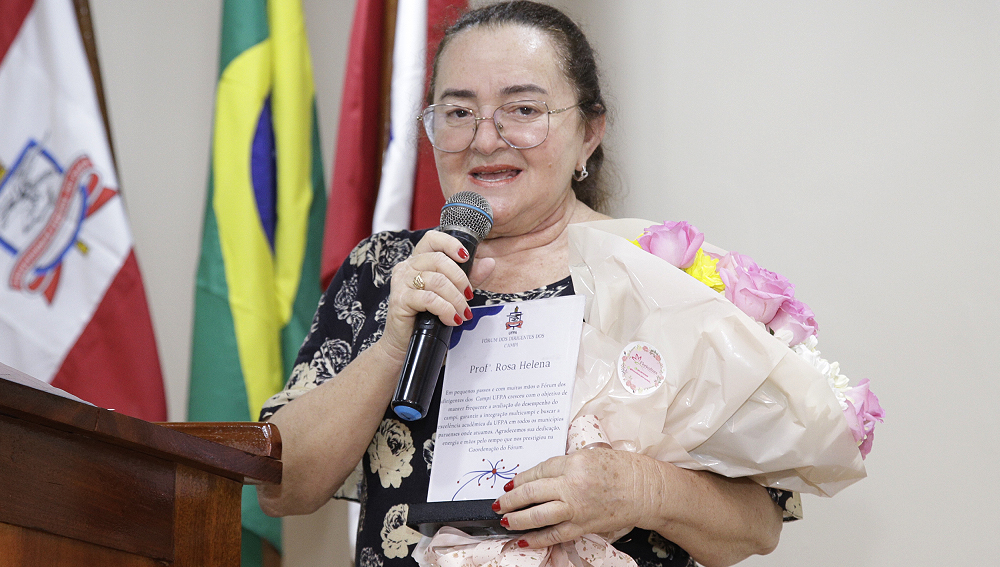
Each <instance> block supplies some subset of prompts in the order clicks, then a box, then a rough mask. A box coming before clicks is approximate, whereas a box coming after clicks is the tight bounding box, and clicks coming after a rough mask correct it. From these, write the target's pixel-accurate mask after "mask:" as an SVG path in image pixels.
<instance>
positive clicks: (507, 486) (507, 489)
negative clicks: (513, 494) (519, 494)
mask: <svg viewBox="0 0 1000 567" xmlns="http://www.w3.org/2000/svg"><path fill="white" fill-rule="evenodd" d="M511 490H514V481H513V480H511V481H508V482H507V484H505V485H503V491H504V492H510V491H511Z"/></svg>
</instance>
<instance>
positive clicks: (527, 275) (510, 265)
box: [476, 194, 608, 293]
mask: <svg viewBox="0 0 1000 567" xmlns="http://www.w3.org/2000/svg"><path fill="white" fill-rule="evenodd" d="M569 199H570V200H569V201H568V202H567V203H566V206H563V207H559V208H558V209H557V210H556V211H555V212H554V213H553V214H551V215H549V216H548V217H547V218H545V219H544V220H543V221H542V222H541V223H539V224H538V225H537V226H535V228H533V229H532V230H531V231H529V232H527V233H525V234H519V235H513V236H500V237H497V238H487V239H486V240H484V241H483V242H482V243H480V244H479V247H478V248H477V249H476V257H477V258H493V259H494V260H495V261H496V268H495V269H494V270H493V273H492V274H490V277H489V278H487V279H486V280H485V281H484V282H483V283H482V284H480V286H479V287H480V288H481V289H485V290H489V291H495V292H501V293H514V292H520V291H527V290H531V289H535V288H538V287H541V286H543V285H546V284H550V283H552V282H556V281H559V280H561V279H563V278H565V277H566V276H568V275H569V236H568V234H567V231H566V229H567V227H568V226H569V225H571V224H574V223H578V222H586V221H591V220H600V219H605V218H608V217H607V216H606V215H602V214H601V213H598V212H596V211H594V210H593V209H591V208H590V207H588V206H587V205H584V204H583V203H581V202H580V201H578V200H576V197H575V196H573V195H572V194H570V196H569Z"/></svg>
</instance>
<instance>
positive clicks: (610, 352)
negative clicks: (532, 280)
mask: <svg viewBox="0 0 1000 567" xmlns="http://www.w3.org/2000/svg"><path fill="white" fill-rule="evenodd" d="M636 235H640V236H639V237H638V238H636ZM569 241H570V274H571V275H572V278H573V286H574V288H575V290H576V293H577V294H581V295H584V296H585V297H586V299H587V302H586V307H585V310H584V321H585V322H584V327H583V336H582V339H581V349H580V357H579V362H578V365H577V372H576V384H575V387H574V396H573V406H572V410H571V415H572V424H571V426H570V433H569V440H568V443H567V445H568V452H572V451H574V450H580V449H582V448H586V447H589V446H598V445H599V446H609V445H610V446H611V447H612V448H614V449H618V450H627V451H633V452H639V453H642V454H645V455H648V456H650V457H653V458H655V459H658V460H661V461H665V462H670V463H673V464H675V465H677V466H680V467H684V468H688V469H694V470H710V471H713V472H715V473H718V474H722V475H725V476H730V477H740V476H746V477H750V478H752V479H753V480H755V481H756V482H758V483H760V484H762V485H764V486H768V487H773V488H780V489H783V490H790V491H795V492H806V493H811V494H818V495H822V496H832V495H834V494H835V493H837V492H838V491H840V490H842V489H843V488H845V487H847V486H849V485H850V484H853V483H854V482H857V481H858V480H861V479H862V478H864V477H865V468H864V464H863V458H864V457H865V456H866V455H867V454H868V452H869V451H870V450H871V446H872V440H873V438H874V425H875V423H876V422H880V421H882V418H883V411H882V408H881V406H880V405H879V403H878V398H877V397H875V395H874V394H873V393H872V392H871V390H870V388H869V382H868V380H862V381H860V382H859V383H858V384H857V385H856V386H854V387H851V386H850V384H849V381H848V379H847V378H846V377H845V376H843V375H842V374H840V368H839V365H838V364H837V363H836V362H832V363H831V362H829V361H827V360H826V359H824V358H823V357H822V356H821V354H820V352H819V350H818V349H817V348H816V347H817V344H818V343H817V340H816V336H815V335H816V332H817V330H818V325H817V323H816V320H815V317H814V315H813V312H812V310H810V309H809V307H808V306H807V305H805V304H804V303H802V302H801V301H799V300H798V299H796V298H795V296H794V287H793V286H792V284H791V283H790V282H789V281H788V280H787V279H785V278H784V277H782V276H781V275H780V274H776V273H774V272H771V271H769V270H766V269H764V268H761V267H760V266H758V265H757V264H756V263H755V262H754V261H753V260H752V259H750V258H749V257H747V256H743V255H741V254H736V253H726V252H724V251H723V250H720V249H717V248H715V247H713V246H711V245H709V244H706V243H705V242H704V235H703V234H702V233H701V232H700V231H698V230H697V229H696V228H694V227H692V226H691V225H689V224H688V223H685V222H667V223H663V224H656V223H651V222H650V221H644V220H640V219H618V220H608V221H597V222H591V223H582V224H577V225H571V226H570V227H569ZM583 431H586V432H590V433H589V435H596V437H591V436H589V435H582V436H581V434H580V432H583ZM594 432H596V433H594ZM627 531H628V530H624V531H623V533H624V532H627ZM620 535H622V534H621V533H619V534H590V535H587V536H584V537H583V538H579V539H578V540H575V541H572V542H566V543H562V544H559V545H556V546H551V547H549V548H545V549H532V550H520V549H519V548H517V546H516V545H515V543H514V542H515V540H516V539H517V538H516V537H510V536H468V535H466V534H464V533H462V532H460V531H459V530H456V529H454V528H442V529H441V530H440V531H439V532H438V533H437V534H436V535H435V536H434V538H432V539H431V538H424V539H423V540H422V541H421V543H420V544H419V545H418V546H417V548H416V549H415V550H414V552H413V557H414V558H415V559H417V561H418V563H420V564H421V566H422V567H485V566H487V565H509V566H512V567H516V566H528V565H531V566H533V567H534V566H545V567H565V566H568V565H574V566H575V567H622V566H631V567H634V566H635V561H633V560H632V559H631V558H630V557H628V556H625V555H624V554H621V553H620V552H618V551H617V550H615V549H614V547H613V546H611V544H610V542H612V541H614V540H615V539H616V537H619V536H620Z"/></svg>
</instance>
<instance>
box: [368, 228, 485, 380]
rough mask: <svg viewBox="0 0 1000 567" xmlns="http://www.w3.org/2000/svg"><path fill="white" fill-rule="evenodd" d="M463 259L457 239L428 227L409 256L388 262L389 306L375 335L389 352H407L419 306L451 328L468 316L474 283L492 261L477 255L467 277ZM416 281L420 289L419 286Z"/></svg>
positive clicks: (465, 256)
mask: <svg viewBox="0 0 1000 567" xmlns="http://www.w3.org/2000/svg"><path fill="white" fill-rule="evenodd" d="M467 261H469V252H468V251H467V250H466V249H465V247H464V246H462V243H461V242H459V240H458V239H457V238H455V237H453V236H450V235H447V234H445V233H443V232H439V231H436V230H431V231H428V232H427V233H426V234H425V235H424V236H423V238H421V239H420V241H419V242H417V244H416V246H414V248H413V253H412V254H411V255H410V257H409V258H407V259H406V260H404V261H402V262H400V263H399V264H396V266H395V267H393V269H392V280H391V282H390V286H391V287H390V291H389V311H388V315H387V319H386V324H385V332H384V333H383V335H382V339H381V340H380V342H382V344H383V346H384V347H385V348H387V349H388V350H389V354H390V355H391V356H393V357H394V358H396V357H398V359H399V360H400V361H402V360H403V358H404V357H405V356H406V349H407V348H408V347H409V344H410V336H411V335H412V333H413V325H414V319H415V318H416V315H417V313H420V312H421V311H427V312H429V313H433V314H434V315H436V316H437V317H438V319H440V320H441V322H442V323H444V324H445V325H449V326H452V327H454V326H457V325H461V324H462V322H464V321H466V320H468V319H471V318H472V311H471V310H470V309H469V300H470V299H472V290H473V287H474V286H475V285H477V284H478V283H481V282H482V281H483V280H485V279H486V278H487V277H488V276H489V274H490V273H491V272H492V271H493V267H494V266H495V262H494V261H493V259H492V258H482V259H479V260H476V261H475V263H474V264H473V267H472V271H471V273H470V275H469V276H468V277H467V276H466V275H465V272H463V271H462V268H461V267H460V266H459V264H463V263H465V262H467ZM417 276H420V277H419V280H418V278H417ZM420 280H422V281H423V289H418V287H419V281H420Z"/></svg>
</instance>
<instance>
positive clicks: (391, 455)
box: [368, 419, 414, 488]
mask: <svg viewBox="0 0 1000 567" xmlns="http://www.w3.org/2000/svg"><path fill="white" fill-rule="evenodd" d="M413 453H414V449H413V438H412V437H411V436H410V430H409V428H407V427H406V426H405V425H403V424H402V422H399V421H397V420H395V419H384V420H382V424H381V425H379V427H378V431H376V432H375V438H374V439H372V443H371V445H369V446H368V458H369V467H370V468H371V470H372V472H373V473H375V472H377V473H378V479H379V481H380V482H381V483H382V487H383V488H389V486H390V485H391V486H392V487H393V488H399V484H400V483H401V482H403V479H404V478H406V477H408V476H410V473H412V472H413V467H412V466H411V465H410V460H411V459H412V458H413Z"/></svg>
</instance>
